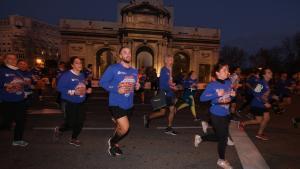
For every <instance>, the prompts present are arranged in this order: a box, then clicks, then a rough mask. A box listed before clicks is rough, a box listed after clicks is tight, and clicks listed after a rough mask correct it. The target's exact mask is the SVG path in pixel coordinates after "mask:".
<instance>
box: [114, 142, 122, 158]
mask: <svg viewBox="0 0 300 169" xmlns="http://www.w3.org/2000/svg"><path fill="white" fill-rule="evenodd" d="M115 152H116V155H117V156H119V155H122V154H123V151H122V150H121V148H120V146H119V145H118V144H116V145H115Z"/></svg>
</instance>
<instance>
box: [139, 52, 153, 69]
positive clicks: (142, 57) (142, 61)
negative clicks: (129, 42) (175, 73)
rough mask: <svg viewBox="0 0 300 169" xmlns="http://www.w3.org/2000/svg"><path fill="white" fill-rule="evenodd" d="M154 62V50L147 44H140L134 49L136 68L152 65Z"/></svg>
mask: <svg viewBox="0 0 300 169" xmlns="http://www.w3.org/2000/svg"><path fill="white" fill-rule="evenodd" d="M153 64H154V52H153V50H152V49H151V48H149V47H147V46H142V47H140V48H138V49H137V51H136V68H137V69H140V68H147V67H153Z"/></svg>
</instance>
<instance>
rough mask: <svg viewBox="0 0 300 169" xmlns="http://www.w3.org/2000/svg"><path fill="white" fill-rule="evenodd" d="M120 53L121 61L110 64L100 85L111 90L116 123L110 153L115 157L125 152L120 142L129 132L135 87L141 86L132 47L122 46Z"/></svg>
mask: <svg viewBox="0 0 300 169" xmlns="http://www.w3.org/2000/svg"><path fill="white" fill-rule="evenodd" d="M119 55H120V56H119V57H120V60H121V61H120V63H117V64H113V65H111V66H109V67H108V68H107V70H106V71H105V72H104V74H103V76H102V77H101V79H100V81H99V83H100V86H101V87H103V88H104V89H105V90H106V91H108V92H109V110H110V112H111V115H112V120H113V122H114V123H115V132H114V134H113V136H112V137H110V138H109V140H108V153H109V155H111V156H113V157H114V156H119V155H122V154H123V152H122V150H121V149H120V147H119V145H118V143H119V142H120V141H121V140H122V139H123V138H124V137H125V136H126V135H127V134H128V132H129V127H130V125H129V119H130V117H131V114H132V110H133V95H134V89H135V90H138V89H139V88H140V84H139V82H138V78H137V75H138V72H137V70H136V69H134V68H132V67H131V65H130V62H131V51H130V48H128V47H122V48H121V49H120V51H119Z"/></svg>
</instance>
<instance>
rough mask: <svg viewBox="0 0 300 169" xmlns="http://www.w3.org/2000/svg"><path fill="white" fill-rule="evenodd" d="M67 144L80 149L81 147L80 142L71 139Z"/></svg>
mask: <svg viewBox="0 0 300 169" xmlns="http://www.w3.org/2000/svg"><path fill="white" fill-rule="evenodd" d="M69 144H71V145H73V146H75V147H80V146H81V142H80V141H79V140H78V139H73V138H72V139H71V140H70V141H69Z"/></svg>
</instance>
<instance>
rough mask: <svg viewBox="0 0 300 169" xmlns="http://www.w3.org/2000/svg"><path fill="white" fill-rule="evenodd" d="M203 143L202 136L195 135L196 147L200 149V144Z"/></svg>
mask: <svg viewBox="0 0 300 169" xmlns="http://www.w3.org/2000/svg"><path fill="white" fill-rule="evenodd" d="M201 142H202V138H201V136H200V135H198V134H196V135H195V140H194V146H195V147H198V146H199V144H200V143H201Z"/></svg>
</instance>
